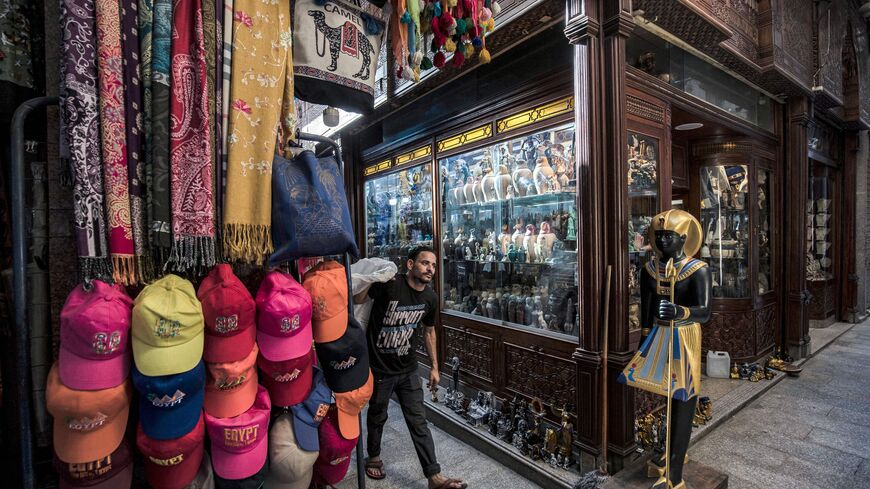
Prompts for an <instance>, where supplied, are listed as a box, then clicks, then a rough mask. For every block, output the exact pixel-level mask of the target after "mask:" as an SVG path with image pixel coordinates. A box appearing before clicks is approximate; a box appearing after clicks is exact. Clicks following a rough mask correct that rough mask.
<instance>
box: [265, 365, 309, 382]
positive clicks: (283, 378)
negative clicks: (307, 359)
mask: <svg viewBox="0 0 870 489" xmlns="http://www.w3.org/2000/svg"><path fill="white" fill-rule="evenodd" d="M301 373H302V371H300V370H299V369H298V368H296V369H293V371H292V372H287V373H284V374H280V373H276V374H275V375H274V376H273V377H272V378H273V379H275V382H290V381H293V380H296V379H297V378H299V374H301Z"/></svg>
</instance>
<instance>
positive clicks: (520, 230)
mask: <svg viewBox="0 0 870 489" xmlns="http://www.w3.org/2000/svg"><path fill="white" fill-rule="evenodd" d="M524 232H525V226H524V225H523V219H522V218H519V219H517V222H516V224H514V234H513V235H512V236H511V241H512V242H513V243H514V248H516V249H520V248H522V247H523V238H524V237H525V234H524ZM511 261H513V260H511Z"/></svg>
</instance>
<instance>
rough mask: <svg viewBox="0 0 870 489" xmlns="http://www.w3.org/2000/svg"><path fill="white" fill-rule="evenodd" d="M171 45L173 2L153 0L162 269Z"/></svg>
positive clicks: (154, 237)
mask: <svg viewBox="0 0 870 489" xmlns="http://www.w3.org/2000/svg"><path fill="white" fill-rule="evenodd" d="M171 43H172V0H154V21H153V31H152V33H151V181H150V188H149V192H148V193H149V195H150V196H151V223H150V224H149V227H148V230H149V232H150V233H151V239H150V241H151V246H152V251H153V252H154V261H155V263H154V265H155V268H157V269H161V268H163V263H164V262H166V260H167V259H168V258H169V250H170V249H171V247H172V224H171V223H172V203H171V197H170V192H169V94H170V87H169V69H170V66H171V63H170V61H169V60H170V57H171V53H170V46H171Z"/></svg>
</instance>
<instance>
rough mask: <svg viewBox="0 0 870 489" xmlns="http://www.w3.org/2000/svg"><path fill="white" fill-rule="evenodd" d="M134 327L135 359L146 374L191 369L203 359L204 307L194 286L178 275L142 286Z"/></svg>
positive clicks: (134, 308)
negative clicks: (197, 296)
mask: <svg viewBox="0 0 870 489" xmlns="http://www.w3.org/2000/svg"><path fill="white" fill-rule="evenodd" d="M132 329H133V332H132V335H133V361H134V362H135V363H136V368H138V369H139V371H140V372H142V373H143V374H145V375H151V376H157V375H171V374H177V373H181V372H187V371H188V370H190V369H192V368H193V367H195V366H196V364H197V363H199V361H200V359H201V358H202V347H203V319H202V307H201V306H200V303H199V300H197V298H196V293H194V291H193V285H192V284H191V283H190V282H189V281H187V280H185V279H183V278H181V277H179V276H177V275H172V274H170V275H167V276H165V277H163V278H161V279H160V280H157V281H156V282H154V283H152V284H151V285H148V286H147V287H145V288H144V289H142V292H141V293H139V296H138V297H136V301H135V302H134V305H133V328H132Z"/></svg>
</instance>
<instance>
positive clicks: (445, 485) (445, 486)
mask: <svg viewBox="0 0 870 489" xmlns="http://www.w3.org/2000/svg"><path fill="white" fill-rule="evenodd" d="M454 484H459V486H458V487H459V489H465V488H466V487H468V484H467V483H465V482H462V481H461V480H459V479H447V480H446V481H444V482H442V483H441V484H440V485H438V486H436V487H435V488H434V489H455V488H453V487H451V486H453V485H454Z"/></svg>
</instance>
